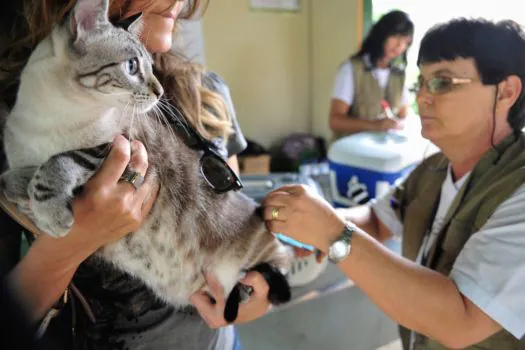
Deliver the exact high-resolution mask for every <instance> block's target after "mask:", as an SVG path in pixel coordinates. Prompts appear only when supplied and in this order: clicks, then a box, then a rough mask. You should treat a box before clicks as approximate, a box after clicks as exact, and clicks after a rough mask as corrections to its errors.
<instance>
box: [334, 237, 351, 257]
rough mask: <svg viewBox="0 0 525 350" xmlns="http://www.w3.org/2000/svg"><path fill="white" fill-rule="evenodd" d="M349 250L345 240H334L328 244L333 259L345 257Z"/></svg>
mask: <svg viewBox="0 0 525 350" xmlns="http://www.w3.org/2000/svg"><path fill="white" fill-rule="evenodd" d="M349 252H350V245H349V244H348V243H347V242H345V241H336V242H334V243H333V244H332V245H331V246H330V256H331V257H332V258H334V259H342V258H345V257H346V256H347V255H348V253H349Z"/></svg>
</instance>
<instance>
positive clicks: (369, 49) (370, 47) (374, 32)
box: [352, 10, 414, 70]
mask: <svg viewBox="0 0 525 350" xmlns="http://www.w3.org/2000/svg"><path fill="white" fill-rule="evenodd" d="M394 35H403V36H410V37H412V36H413V35H414V23H412V21H411V20H410V17H409V16H408V14H407V13H406V12H403V11H399V10H394V11H390V12H388V13H387V14H385V15H383V16H382V17H381V18H380V19H379V21H377V22H376V23H374V25H373V26H372V28H371V29H370V31H369V32H368V34H367V36H366V38H365V40H364V41H363V43H362V44H361V48H360V49H359V51H358V52H357V53H356V54H355V55H353V56H352V57H363V55H365V54H367V55H369V56H370V62H371V63H372V66H376V64H377V62H378V61H379V60H380V59H381V58H383V57H384V56H385V42H386V40H387V39H388V38H389V37H391V36H394ZM401 60H402V65H403V67H401V68H402V69H403V70H404V68H405V67H406V65H407V55H406V51H405V52H403V54H402V55H401Z"/></svg>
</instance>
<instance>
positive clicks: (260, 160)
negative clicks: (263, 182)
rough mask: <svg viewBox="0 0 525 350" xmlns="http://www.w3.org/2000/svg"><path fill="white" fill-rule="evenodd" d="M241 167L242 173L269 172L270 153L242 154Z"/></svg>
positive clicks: (240, 158)
mask: <svg viewBox="0 0 525 350" xmlns="http://www.w3.org/2000/svg"><path fill="white" fill-rule="evenodd" d="M239 169H240V171H241V174H268V173H269V172H270V155H269V154H261V155H258V156H240V157H239Z"/></svg>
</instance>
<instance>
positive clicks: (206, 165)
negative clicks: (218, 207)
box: [171, 118, 242, 193]
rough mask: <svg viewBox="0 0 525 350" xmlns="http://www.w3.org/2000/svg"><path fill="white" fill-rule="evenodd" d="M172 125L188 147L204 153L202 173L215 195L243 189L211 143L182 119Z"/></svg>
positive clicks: (174, 121)
mask: <svg viewBox="0 0 525 350" xmlns="http://www.w3.org/2000/svg"><path fill="white" fill-rule="evenodd" d="M171 125H172V126H173V127H174V129H175V131H176V132H177V134H178V135H179V136H181V137H182V139H183V141H184V143H185V144H186V145H187V146H188V147H190V148H191V149H195V150H199V151H203V152H204V153H203V155H202V157H201V159H200V172H201V175H202V176H203V177H204V179H205V180H206V182H207V183H208V185H210V187H211V188H212V189H213V191H215V193H225V192H228V191H232V190H233V191H238V190H240V189H241V188H242V183H241V180H240V179H239V177H238V176H237V174H236V173H235V171H233V169H232V168H230V166H229V165H228V163H226V160H225V159H224V158H223V157H222V156H221V155H220V153H219V152H218V151H217V147H216V146H215V145H214V144H213V143H212V142H211V141H208V140H206V139H204V137H202V136H201V135H200V134H199V133H198V132H197V130H195V129H194V128H193V126H191V125H189V124H188V123H187V122H186V121H185V120H182V118H177V120H172V123H171Z"/></svg>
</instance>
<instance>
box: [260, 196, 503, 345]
mask: <svg viewBox="0 0 525 350" xmlns="http://www.w3.org/2000/svg"><path fill="white" fill-rule="evenodd" d="M265 206H266V208H265V213H264V215H265V219H266V220H269V221H268V225H269V227H270V229H271V230H272V231H274V232H283V233H285V234H286V235H288V236H290V237H292V238H294V239H296V240H298V241H300V242H304V243H306V244H311V245H313V246H315V247H316V248H318V249H320V250H321V251H323V252H325V253H326V251H327V250H328V247H329V245H330V244H331V242H333V241H334V240H335V239H336V238H337V237H338V236H339V235H340V234H341V232H342V231H343V227H344V219H343V218H341V217H339V216H338V215H337V213H336V212H335V211H334V210H333V209H332V207H331V206H330V204H328V203H327V202H326V201H324V200H323V199H322V198H320V197H316V196H315V195H313V194H312V193H309V192H308V190H307V189H305V188H304V187H302V186H288V187H285V188H283V189H281V190H277V191H276V192H274V193H272V194H270V195H269V196H268V197H267V199H266V201H265ZM273 208H280V209H279V219H278V220H271V218H272V213H271V212H272V209H273ZM339 267H340V268H341V269H342V271H343V272H344V273H345V275H347V276H348V277H349V278H350V279H352V281H354V282H355V283H356V285H357V286H359V288H361V289H362V290H363V292H364V293H365V294H366V295H367V296H368V297H369V298H370V299H371V300H372V301H373V302H374V303H375V304H376V305H378V306H379V307H380V308H381V309H382V310H383V311H384V312H385V313H386V314H387V315H389V316H390V317H391V318H392V319H394V320H395V321H396V322H398V323H399V324H401V325H403V326H405V327H407V328H410V329H413V330H415V331H416V332H418V333H421V334H425V335H427V336H429V337H431V338H434V339H436V340H437V341H439V342H440V343H442V344H443V345H445V346H447V347H450V348H463V347H466V346H469V345H471V344H474V343H477V342H479V341H481V340H483V339H485V338H487V337H489V336H490V335H492V334H494V333H496V332H497V331H499V330H500V329H501V326H499V325H498V324H497V323H496V322H495V321H493V320H492V319H491V318H490V317H489V316H488V315H487V314H485V313H484V312H483V311H482V310H481V309H479V308H478V307H477V306H476V305H474V304H473V303H472V302H471V301H470V300H469V299H467V298H465V297H464V296H463V295H462V294H461V293H460V291H459V290H458V288H457V286H456V284H455V283H454V281H453V280H452V279H450V278H449V277H448V276H444V275H442V274H440V273H438V272H435V271H432V270H430V269H428V268H426V267H422V266H420V265H418V264H416V263H414V262H412V261H409V260H407V259H405V258H402V257H400V256H399V255H397V254H395V253H393V252H391V251H389V250H388V249H387V248H386V247H384V246H383V245H382V244H380V243H378V242H377V241H376V240H375V239H373V238H372V237H371V236H370V235H368V234H367V233H366V232H364V231H363V230H362V229H360V228H357V229H356V232H355V233H354V234H353V238H352V250H351V252H350V255H349V256H348V258H346V259H345V260H344V261H343V262H342V263H340V264H339Z"/></svg>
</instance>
